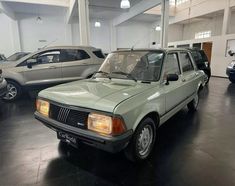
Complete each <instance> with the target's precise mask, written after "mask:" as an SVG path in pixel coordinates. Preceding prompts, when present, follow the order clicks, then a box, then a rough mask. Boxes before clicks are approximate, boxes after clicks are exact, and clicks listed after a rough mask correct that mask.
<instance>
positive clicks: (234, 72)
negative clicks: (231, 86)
mask: <svg viewBox="0 0 235 186" xmlns="http://www.w3.org/2000/svg"><path fill="white" fill-rule="evenodd" d="M226 74H227V76H228V77H230V78H233V79H235V69H234V68H229V67H228V68H227V70H226Z"/></svg>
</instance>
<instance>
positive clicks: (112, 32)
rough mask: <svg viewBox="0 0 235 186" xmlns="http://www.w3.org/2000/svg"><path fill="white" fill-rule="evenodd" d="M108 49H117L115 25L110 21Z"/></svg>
mask: <svg viewBox="0 0 235 186" xmlns="http://www.w3.org/2000/svg"><path fill="white" fill-rule="evenodd" d="M110 50H111V51H115V50H117V27H116V26H114V25H113V22H112V21H111V22H110Z"/></svg>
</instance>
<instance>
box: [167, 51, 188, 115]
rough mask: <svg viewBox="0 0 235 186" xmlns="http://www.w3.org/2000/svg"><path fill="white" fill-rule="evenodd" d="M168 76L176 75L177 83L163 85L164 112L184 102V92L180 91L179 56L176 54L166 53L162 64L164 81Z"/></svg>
mask: <svg viewBox="0 0 235 186" xmlns="http://www.w3.org/2000/svg"><path fill="white" fill-rule="evenodd" d="M168 74H177V75H178V76H179V79H178V81H171V82H169V84H168V85H166V84H165V85H164V88H165V95H166V112H169V111H171V110H172V109H174V108H175V107H177V106H178V105H179V104H180V103H181V102H183V100H184V91H183V89H182V84H183V82H182V80H181V76H182V75H181V74H182V73H181V69H180V63H179V56H178V53H177V52H171V53H168V54H167V56H166V60H165V64H164V79H165V80H166V77H167V75H168Z"/></svg>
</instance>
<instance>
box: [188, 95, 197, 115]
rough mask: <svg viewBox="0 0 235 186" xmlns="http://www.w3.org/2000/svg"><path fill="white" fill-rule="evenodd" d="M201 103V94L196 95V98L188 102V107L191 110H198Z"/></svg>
mask: <svg viewBox="0 0 235 186" xmlns="http://www.w3.org/2000/svg"><path fill="white" fill-rule="evenodd" d="M198 104H199V95H198V93H197V94H196V95H195V97H194V99H193V100H192V101H191V102H190V103H189V104H188V109H189V110H190V111H196V110H197V107H198Z"/></svg>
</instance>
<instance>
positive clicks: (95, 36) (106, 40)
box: [71, 19, 111, 53]
mask: <svg viewBox="0 0 235 186" xmlns="http://www.w3.org/2000/svg"><path fill="white" fill-rule="evenodd" d="M96 21H97V20H93V19H92V20H90V45H91V46H94V47H97V48H101V49H102V50H103V52H107V53H109V52H111V43H110V37H111V36H110V25H109V24H110V23H109V20H99V22H100V23H101V27H99V28H97V27H95V22H96ZM71 27H72V38H73V39H72V44H73V45H79V44H80V35H79V23H78V19H73V21H72V25H71Z"/></svg>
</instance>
